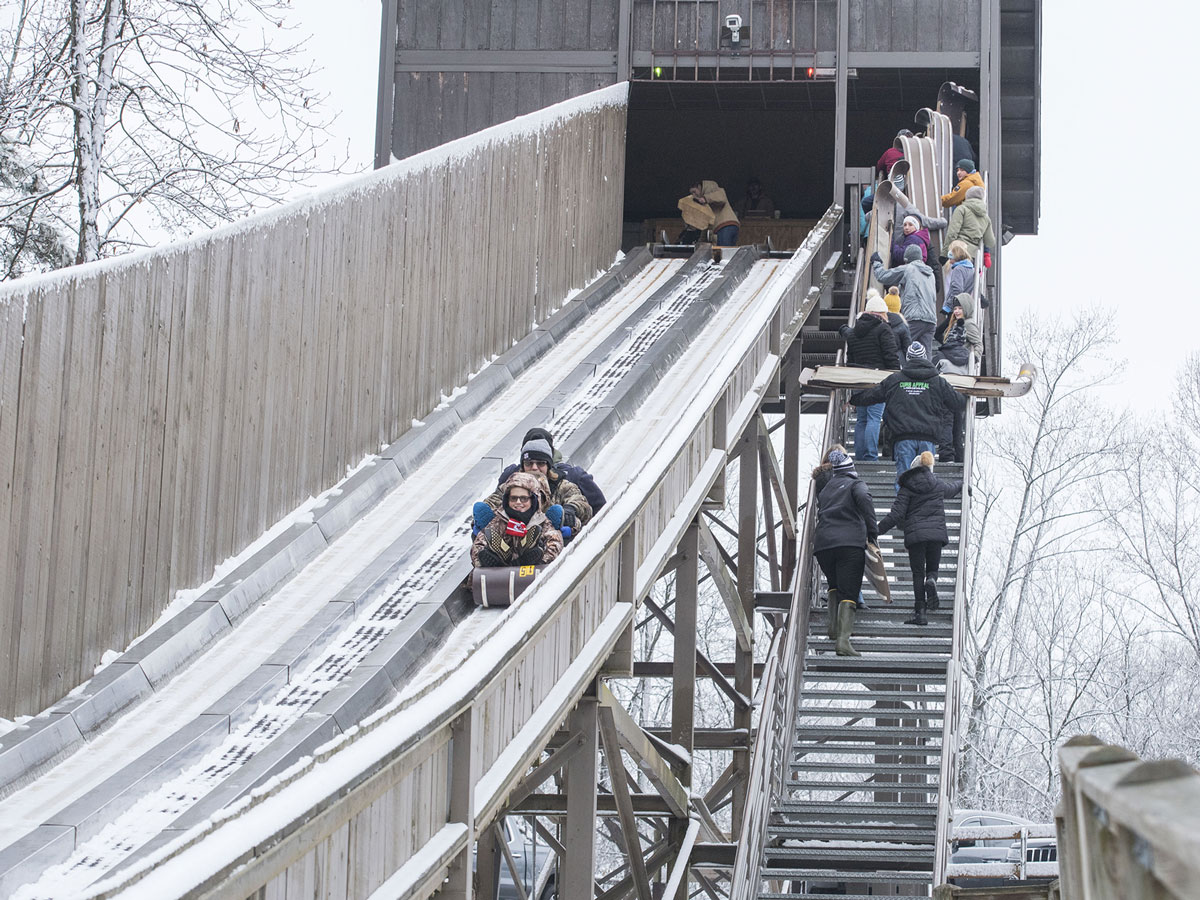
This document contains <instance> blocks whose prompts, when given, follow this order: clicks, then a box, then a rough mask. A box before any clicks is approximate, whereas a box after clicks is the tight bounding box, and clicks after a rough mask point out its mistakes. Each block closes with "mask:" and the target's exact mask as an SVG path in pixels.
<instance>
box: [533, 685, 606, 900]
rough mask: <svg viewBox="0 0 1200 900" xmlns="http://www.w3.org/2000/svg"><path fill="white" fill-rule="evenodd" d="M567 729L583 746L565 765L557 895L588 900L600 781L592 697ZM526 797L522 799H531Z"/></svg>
mask: <svg viewBox="0 0 1200 900" xmlns="http://www.w3.org/2000/svg"><path fill="white" fill-rule="evenodd" d="M569 721H570V726H569V727H570V728H571V731H572V732H574V733H577V734H579V735H581V736H582V738H583V746H582V747H581V748H580V750H579V751H578V752H576V753H575V754H574V755H573V756H572V757H571V759H570V760H569V761H568V762H567V764H566V767H565V769H566V778H565V779H564V782H565V787H566V791H567V796H566V797H560V799H561V800H562V801H563V805H562V811H563V812H565V813H566V819H567V820H566V823H565V826H564V828H563V847H564V850H565V851H566V852H565V854H564V855H566V856H568V857H569V858H570V860H571V865H569V866H563V867H562V868H561V870H560V873H559V874H560V883H559V888H558V889H559V896H560V897H561V898H562V900H592V888H593V883H594V882H593V877H592V873H594V872H595V871H596V785H597V784H598V783H599V780H600V766H599V757H598V754H599V716H598V705H597V703H596V698H595V697H584V698H583V699H582V700H580V701H579V704H578V705H577V706H576V707H575V710H574V712H572V713H571V717H570V720H569ZM531 799H532V798H531V797H526V802H527V803H528V801H529V800H531Z"/></svg>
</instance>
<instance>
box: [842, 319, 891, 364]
mask: <svg viewBox="0 0 1200 900" xmlns="http://www.w3.org/2000/svg"><path fill="white" fill-rule="evenodd" d="M838 334H840V335H841V336H842V338H843V339H844V340H845V341H846V342H847V343H848V344H849V348H848V350H847V352H846V361H847V362H848V363H849V364H850V365H852V366H862V367H864V368H867V369H899V368H900V351H899V350H898V349H897V347H896V336H895V335H894V334H892V329H891V327H890V326H889V325H888V323H887V322H885V321H883V319H881V318H879V316H874V315H869V314H867V313H864V314H863V315H861V316H859V317H858V321H857V322H855V323H854V327H853V328H851V327H850V326H849V325H843V326H842V327H841V328H839V329H838Z"/></svg>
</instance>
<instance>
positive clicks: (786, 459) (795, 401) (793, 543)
mask: <svg viewBox="0 0 1200 900" xmlns="http://www.w3.org/2000/svg"><path fill="white" fill-rule="evenodd" d="M802 340H803V339H802V338H798V339H797V340H795V341H793V342H792V346H791V347H790V348H789V349H788V352H787V355H786V356H784V358H783V383H784V391H785V394H784V404H783V494H784V496H785V497H790V498H791V500H792V506H791V507H790V508H791V509H792V510H793V512H794V511H795V510H796V509H797V508H798V506H799V503H800V385H799V383H798V381H799V379H798V374H799V372H800V369H801V367H802V363H801V356H800V354H801V352H802V346H801V342H802ZM796 532H799V527H798V526H797V528H796ZM798 552H799V542H798V540H797V537H796V534H792V536H791V540H789V541H784V544H783V583H784V584H785V585H789V584H791V583H792V579H793V578H794V577H795V576H796V554H797V553H798Z"/></svg>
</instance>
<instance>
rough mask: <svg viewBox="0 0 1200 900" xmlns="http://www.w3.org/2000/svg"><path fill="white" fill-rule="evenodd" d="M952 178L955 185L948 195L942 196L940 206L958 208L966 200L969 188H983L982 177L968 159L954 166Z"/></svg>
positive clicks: (961, 160)
mask: <svg viewBox="0 0 1200 900" xmlns="http://www.w3.org/2000/svg"><path fill="white" fill-rule="evenodd" d="M954 177H955V178H956V179H957V183H956V184H955V185H954V190H952V191H951V192H950V193H948V194H942V206H946V207H950V206H958V204H960V203H962V202H963V201H964V200H966V199H967V190H968V189H969V188H972V187H976V186H978V187H983V176H982V175H980V174H979V173H978V172H977V171H975V163H973V162H971V160H969V159H960V160H959V161H958V162H957V163H955V164H954Z"/></svg>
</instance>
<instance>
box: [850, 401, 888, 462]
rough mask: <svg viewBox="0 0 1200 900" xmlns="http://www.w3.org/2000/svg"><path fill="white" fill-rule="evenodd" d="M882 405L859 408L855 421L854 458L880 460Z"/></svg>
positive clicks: (873, 404)
mask: <svg viewBox="0 0 1200 900" xmlns="http://www.w3.org/2000/svg"><path fill="white" fill-rule="evenodd" d="M883 407H884V404H882V403H872V404H871V405H870V406H859V407H857V410H858V415H857V417H856V418H855V420H854V458H855V459H857V460H860V461H861V460H864V459H878V458H879V423H880V421H882V419H883Z"/></svg>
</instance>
